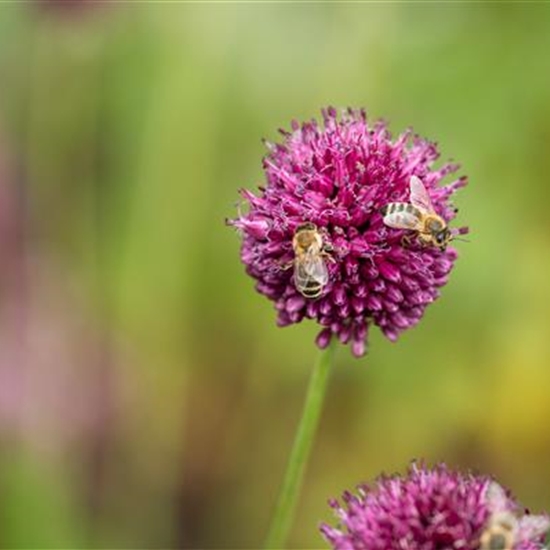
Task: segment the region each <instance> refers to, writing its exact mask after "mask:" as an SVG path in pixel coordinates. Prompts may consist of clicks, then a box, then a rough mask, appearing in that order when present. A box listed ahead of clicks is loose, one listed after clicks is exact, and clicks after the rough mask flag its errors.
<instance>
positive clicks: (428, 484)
mask: <svg viewBox="0 0 550 550" xmlns="http://www.w3.org/2000/svg"><path fill="white" fill-rule="evenodd" d="M331 506H332V507H333V508H334V509H335V511H336V515H337V517H338V519H339V521H340V523H339V525H338V527H336V528H335V527H330V526H329V525H326V524H324V525H322V526H321V532H322V534H323V536H324V537H325V539H326V540H327V541H328V542H329V544H330V545H331V546H332V547H333V548H334V549H335V550H455V549H457V550H458V549H460V550H489V549H496V550H498V549H501V550H540V549H541V548H543V546H544V543H543V541H544V533H545V532H546V530H548V527H549V525H550V521H549V518H548V516H546V515H540V516H534V515H530V514H528V513H525V511H524V509H523V508H521V506H520V505H519V504H518V503H517V502H516V501H515V500H514V499H513V498H512V497H511V496H510V495H509V494H508V493H507V492H506V491H505V490H504V489H502V487H500V485H498V484H497V483H496V482H495V481H493V480H492V479H490V478H488V477H484V476H474V475H471V474H467V475H465V474H461V473H457V472H452V471H450V470H449V469H448V468H447V467H446V466H445V465H442V464H441V465H439V466H437V467H435V468H433V469H427V468H425V467H424V466H418V465H416V464H414V463H413V465H412V466H411V467H410V469H409V472H408V475H407V476H406V477H399V476H393V477H382V478H380V479H379V480H378V482H377V483H376V485H375V486H374V487H368V486H366V485H365V486H361V487H359V493H358V495H353V494H351V493H348V492H346V493H345V494H344V496H343V503H342V504H339V503H338V502H337V501H332V502H331Z"/></svg>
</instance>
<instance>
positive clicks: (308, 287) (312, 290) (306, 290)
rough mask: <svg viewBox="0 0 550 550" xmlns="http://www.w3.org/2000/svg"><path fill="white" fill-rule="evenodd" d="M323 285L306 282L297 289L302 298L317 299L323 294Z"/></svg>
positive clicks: (315, 282)
mask: <svg viewBox="0 0 550 550" xmlns="http://www.w3.org/2000/svg"><path fill="white" fill-rule="evenodd" d="M323 287H324V285H322V284H320V283H318V282H317V281H313V280H311V281H308V282H307V283H306V284H305V285H304V286H301V287H300V288H299V290H300V292H301V294H302V296H305V297H306V298H317V297H318V296H320V295H321V293H322V292H323Z"/></svg>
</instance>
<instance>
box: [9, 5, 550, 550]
mask: <svg viewBox="0 0 550 550" xmlns="http://www.w3.org/2000/svg"><path fill="white" fill-rule="evenodd" d="M76 4H78V5H73V4H53V3H49V4H48V3H47V2H44V3H42V4H38V3H37V4H33V3H17V2H15V3H11V4H2V5H1V6H0V261H1V266H2V267H1V269H0V546H2V547H5V548H7V547H9V548H37V547H41V548H84V547H86V548H135V547H140V548H166V547H171V548H176V547H178V548H256V547H258V546H259V545H260V544H261V541H262V539H263V537H264V535H265V533H266V529H267V525H268V521H269V518H270V514H271V511H272V507H273V505H274V502H275V498H276V494H277V491H278V489H279V484H280V481H281V479H282V474H283V470H284V467H285V462H286V459H287V457H288V453H289V450H290V445H291V442H292V438H293V433H294V429H295V426H296V422H297V420H298V417H299V414H300V409H301V405H302V401H303V397H304V393H305V388H306V384H307V379H308V376H309V372H310V369H311V365H312V363H313V361H314V359H315V357H316V355H317V351H316V349H315V347H314V345H313V338H314V336H315V334H316V332H317V327H316V326H313V325H312V324H311V323H303V324H302V325H300V326H295V327H292V328H287V329H284V330H282V329H278V328H276V327H275V323H274V319H275V315H274V311H273V308H272V305H271V304H270V303H269V302H268V301H267V300H266V299H265V298H263V297H261V296H259V295H258V294H256V293H255V292H254V290H253V282H252V281H251V280H250V279H249V278H248V277H247V276H245V274H244V271H243V268H242V266H241V264H240V262H239V258H238V257H239V238H238V235H236V234H235V232H233V231H231V230H230V229H228V228H226V227H225V226H224V218H225V217H227V216H232V215H234V214H235V203H236V202H237V200H238V195H237V190H238V188H240V187H249V188H255V187H256V185H258V184H261V183H262V180H263V175H262V172H261V157H262V155H263V154H264V148H263V145H262V143H261V140H260V138H262V137H267V138H271V139H276V136H277V133H276V129H277V128H279V127H281V126H285V127H288V124H289V121H290V120H291V119H292V118H297V119H307V118H311V117H313V116H318V115H319V109H320V108H321V107H323V106H326V105H328V104H331V105H336V106H365V107H366V108H367V110H368V113H369V115H370V117H371V119H372V118H378V117H385V118H386V119H388V120H389V121H390V126H391V128H392V130H393V131H394V132H395V133H398V132H400V131H401V130H403V129H404V128H405V127H407V126H409V125H413V126H414V128H415V130H416V131H417V132H419V133H420V134H422V135H424V136H426V137H428V138H431V139H434V140H436V141H438V142H439V144H440V147H441V150H442V157H443V159H447V158H449V157H452V158H453V159H455V160H457V161H459V162H461V163H462V165H463V169H462V171H461V172H460V173H461V174H468V175H469V177H470V185H469V186H468V187H467V188H466V189H464V190H462V191H461V192H460V194H459V196H458V200H457V204H458V206H459V207H460V215H459V219H458V222H459V224H460V225H469V226H470V227H471V232H472V233H471V238H470V240H471V242H470V243H469V244H466V243H458V247H459V248H460V252H461V259H460V260H459V262H458V263H457V266H456V269H455V271H454V272H453V274H452V277H451V280H450V283H449V284H448V286H447V287H446V288H445V289H444V291H443V296H442V298H441V299H440V300H439V301H438V302H437V303H436V304H434V305H433V306H432V307H430V308H428V310H427V313H426V316H425V318H424V320H423V321H422V323H421V324H420V325H419V326H418V327H417V328H415V329H414V330H411V331H409V332H408V333H406V334H404V335H403V337H402V339H401V340H400V342H399V343H397V344H391V343H389V342H388V341H386V340H384V339H383V338H382V337H381V336H380V335H379V334H377V333H376V331H374V330H373V331H372V336H371V346H370V351H369V353H368V355H367V357H366V358H364V359H362V360H355V359H353V358H352V357H351V355H350V353H349V350H348V349H344V348H342V349H340V350H339V352H338V354H337V360H336V365H335V368H334V372H333V375H332V380H331V385H330V391H329V395H328V399H327V403H326V407H325V411H324V415H323V418H322V422H321V427H320V431H319V436H318V439H317V441H316V444H315V448H314V450H313V454H312V459H311V462H310V467H309V469H308V472H307V476H306V479H305V487H304V492H303V494H302V498H301V500H300V504H299V510H298V515H297V518H296V522H295V526H294V529H293V531H292V535H291V541H290V545H291V547H293V548H306V547H307V548H322V547H325V544H324V542H323V541H322V539H321V538H320V536H319V534H318V532H317V525H318V523H319V522H320V521H321V520H327V519H330V518H331V512H330V510H329V508H328V506H327V504H326V501H327V499H328V498H329V497H332V496H337V495H339V494H340V493H341V492H342V491H343V490H344V489H346V488H352V487H353V486H354V485H356V484H357V483H359V482H361V481H368V480H371V479H373V478H374V477H375V476H376V475H378V474H379V473H381V472H382V471H385V472H393V471H395V470H399V471H403V470H404V469H405V468H406V466H407V464H408V462H409V461H410V460H411V459H413V458H425V459H426V460H427V461H428V462H429V463H434V462H436V461H440V460H444V461H446V462H447V463H449V464H450V465H452V466H456V467H463V468H473V469H475V470H477V471H481V472H485V473H492V474H494V475H495V476H497V478H498V479H499V480H500V481H501V482H502V483H503V484H505V485H507V486H509V487H510V488H512V489H513V491H514V492H515V494H516V495H517V496H518V497H519V498H520V500H522V501H523V502H524V504H526V505H528V506H529V507H530V508H531V509H533V510H540V509H543V508H545V509H547V510H548V509H550V469H549V468H548V456H550V431H549V429H548V420H549V418H550V400H549V399H548V394H549V391H548V387H549V386H550V364H549V363H550V332H549V324H550V283H549V281H550V254H549V249H550V216H548V208H549V204H550V186H549V183H550V182H549V173H550V101H549V97H550V55H549V53H550V5H549V4H534V3H531V4H524V5H520V4H511V3H500V4H496V3H488V4H477V3H462V4H461V3H446V4H443V3H442V4H432V3H418V4H403V3H371V4H340V5H338V4H305V3H295V4H290V3H278V4H277V3H264V4H262V3H258V4H223V3H218V4H208V5H207V4H202V5H201V4H174V3H164V4H155V3H140V4H131V3H117V4H115V3H109V2H107V3H103V4H92V3H83V2H80V3H76Z"/></svg>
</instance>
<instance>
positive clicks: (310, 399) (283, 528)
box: [264, 341, 336, 550]
mask: <svg viewBox="0 0 550 550" xmlns="http://www.w3.org/2000/svg"><path fill="white" fill-rule="evenodd" d="M335 345H336V344H335V343H334V341H333V342H331V343H330V345H329V346H328V347H327V348H326V349H325V350H322V351H321V353H320V354H319V358H318V359H317V362H316V364H315V366H314V368H313V372H312V374H311V378H310V381H309V388H308V390H307V396H306V402H305V405H304V410H303V413H302V419H301V420H300V424H299V426H298V431H297V432H296V437H295V439H294V446H293V447H292V452H291V454H290V459H289V461H288V465H287V468H286V473H285V477H284V481H283V485H282V487H281V492H280V493H279V500H278V501H277V506H276V508H275V513H274V515H273V519H272V520H271V527H270V529H269V533H268V535H267V539H266V541H265V545H264V548H266V549H277V550H280V549H281V548H284V546H285V542H286V539H287V536H288V532H289V530H290V527H291V526H292V519H293V517H294V512H295V510H296V504H297V502H298V496H299V495H300V488H301V486H302V481H303V478H304V471H305V467H306V464H307V461H308V457H309V453H310V452H311V447H312V444H313V439H314V437H315V432H316V431H317V424H318V423H319V417H320V416H321V408H322V406H323V401H324V398H325V393H326V389H327V383H328V379H329V373H330V367H331V364H332V357H333V355H334V348H335Z"/></svg>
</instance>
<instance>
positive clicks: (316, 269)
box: [304, 254, 328, 285]
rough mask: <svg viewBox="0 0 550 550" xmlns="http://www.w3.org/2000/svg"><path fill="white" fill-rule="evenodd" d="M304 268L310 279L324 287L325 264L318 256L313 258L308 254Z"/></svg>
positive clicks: (326, 279) (326, 271)
mask: <svg viewBox="0 0 550 550" xmlns="http://www.w3.org/2000/svg"><path fill="white" fill-rule="evenodd" d="M304 267H305V269H306V271H307V273H308V275H309V277H310V278H312V279H314V280H315V281H317V282H318V283H319V284H321V285H326V284H327V283H328V269H327V264H326V263H325V261H324V260H323V258H321V257H320V256H319V255H315V256H313V255H312V254H308V257H307V258H306V261H305V263H304Z"/></svg>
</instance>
